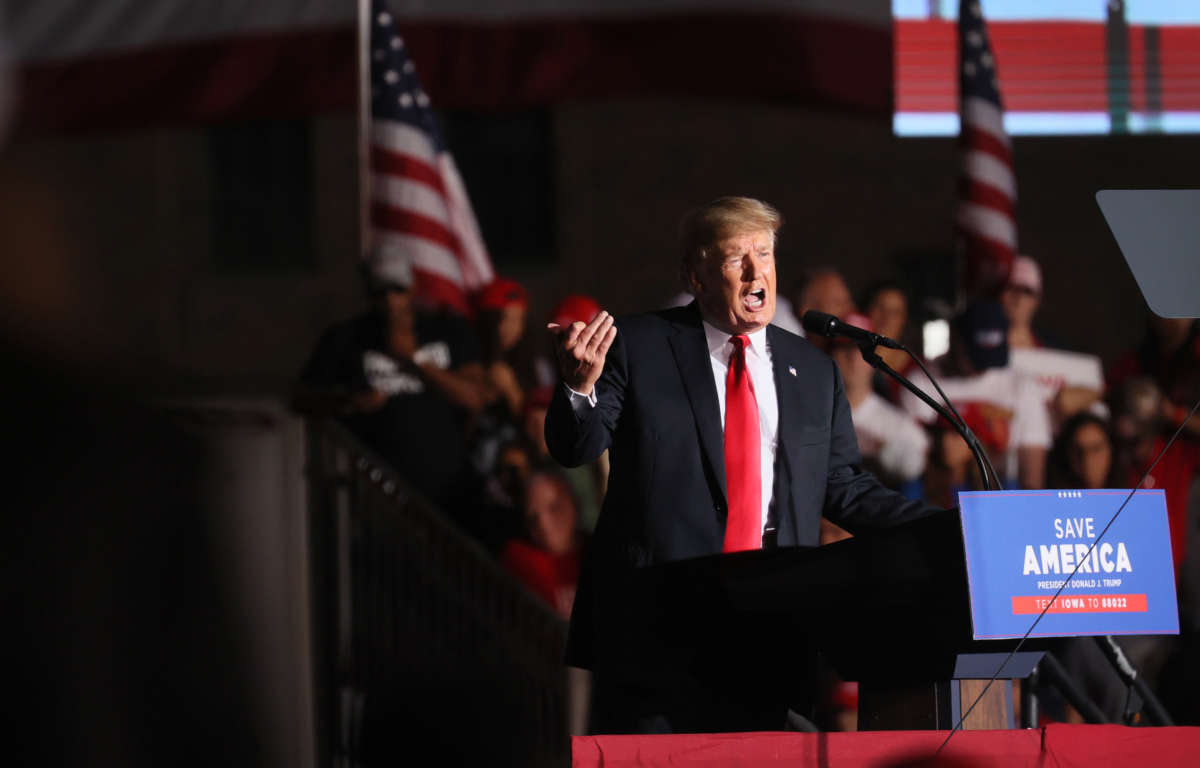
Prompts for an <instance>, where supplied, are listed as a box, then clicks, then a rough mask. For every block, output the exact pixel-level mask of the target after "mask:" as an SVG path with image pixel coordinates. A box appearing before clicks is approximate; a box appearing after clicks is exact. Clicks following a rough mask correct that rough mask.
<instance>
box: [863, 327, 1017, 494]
mask: <svg viewBox="0 0 1200 768" xmlns="http://www.w3.org/2000/svg"><path fill="white" fill-rule="evenodd" d="M858 351H859V352H860V353H861V354H862V357H863V360H866V361H867V363H868V364H869V365H870V366H871V367H872V368H874V369H875V370H877V371H882V372H883V373H885V374H887V375H888V376H890V377H892V378H893V379H895V380H896V381H898V382H900V385H901V386H902V387H904V388H905V389H907V390H908V391H909V392H912V393H913V394H914V395H916V396H917V397H919V398H920V399H921V401H922V402H924V403H925V404H926V405H928V406H929V407H930V408H932V409H933V410H934V411H936V412H937V413H938V415H940V416H941V417H942V418H944V419H945V420H946V421H948V422H950V425H951V426H953V427H954V430H955V431H956V432H958V434H959V435H961V436H962V439H963V440H965V441H966V443H967V447H968V448H970V449H971V455H972V456H974V457H975V464H976V466H978V467H979V476H980V477H981V478H983V490H985V491H994V490H1000V488H999V483H998V482H996V481H994V480H993V478H995V477H996V470H994V469H992V471H991V477H989V476H988V469H990V468H991V466H992V462H991V460H989V459H988V456H987V453H985V452H984V450H983V446H982V445H980V444H979V440H978V439H977V438H976V437H975V433H974V432H972V431H971V429H970V427H968V426H967V425H966V423H965V422H964V421H962V419H960V418H957V416H958V414H957V413H955V414H951V412H950V411H949V410H947V409H946V408H945V407H944V406H942V405H940V404H939V403H938V402H937V401H935V400H934V399H933V398H932V397H930V396H929V395H927V394H926V393H925V392H923V391H922V390H921V388H920V387H918V386H917V385H916V384H913V383H912V382H911V381H909V380H908V379H906V378H905V377H904V376H901V375H900V374H899V373H897V372H896V371H895V370H893V369H892V367H891V366H890V365H888V364H887V363H885V362H884V361H883V358H882V357H880V356H879V354H878V353H876V352H875V346H874V345H873V344H871V343H870V342H867V341H861V342H859V343H858ZM904 351H905V352H908V350H907V349H905V350H904ZM909 355H912V353H911V352H909ZM913 359H914V360H915V359H916V358H915V357H914V358H913ZM926 375H927V376H928V375H929V373H928V371H926ZM929 380H930V381H933V377H932V376H929ZM934 386H937V385H936V383H935V384H934Z"/></svg>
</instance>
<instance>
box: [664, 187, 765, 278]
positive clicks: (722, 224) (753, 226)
mask: <svg viewBox="0 0 1200 768" xmlns="http://www.w3.org/2000/svg"><path fill="white" fill-rule="evenodd" d="M782 226H783V216H781V215H780V214H779V211H777V210H775V208H773V207H772V206H771V205H769V204H768V203H764V202H763V201H762V200H755V199H754V198H752V197H733V196H730V197H718V198H717V199H716V200H713V201H712V202H710V203H706V204H704V205H702V206H700V207H699V208H693V209H692V210H690V211H688V212H687V213H686V214H685V215H684V217H683V220H682V221H681V222H680V225H679V246H680V251H681V253H680V256H681V261H680V265H679V270H680V276H681V277H682V278H683V282H684V285H689V280H688V277H689V275H691V274H692V273H693V272H695V271H696V269H697V268H699V266H700V265H701V264H702V263H703V262H704V260H705V259H707V258H708V257H709V255H710V254H711V253H712V252H713V251H714V250H715V248H716V245H717V243H719V242H721V241H722V240H724V239H726V238H729V237H734V236H736V235H741V234H745V233H747V232H759V231H762V230H770V232H771V234H772V235H774V234H775V233H777V232H778V231H779V228H780V227H782Z"/></svg>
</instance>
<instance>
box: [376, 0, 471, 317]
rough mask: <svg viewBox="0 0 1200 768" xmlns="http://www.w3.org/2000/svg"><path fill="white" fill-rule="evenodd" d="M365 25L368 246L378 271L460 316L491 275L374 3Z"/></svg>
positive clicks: (425, 108) (455, 176)
mask: <svg viewBox="0 0 1200 768" xmlns="http://www.w3.org/2000/svg"><path fill="white" fill-rule="evenodd" d="M370 8H371V18H370V20H369V23H370V30H371V32H370V50H369V52H368V55H369V56H370V62H371V82H370V86H371V92H370V103H371V125H370V135H369V138H368V142H369V147H370V185H371V190H370V200H371V216H370V221H371V225H370V248H368V258H369V259H370V260H371V262H372V263H371V267H372V268H373V269H374V270H375V272H376V274H378V275H380V276H382V277H385V278H386V277H387V276H388V275H389V274H393V275H396V276H400V277H402V276H403V275H404V274H405V273H406V272H407V270H408V268H409V266H411V270H412V275H413V280H414V293H415V294H416V295H418V296H420V297H421V298H422V299H423V300H424V301H426V302H428V303H431V304H436V305H439V306H445V307H450V308H452V309H456V310H459V311H461V312H468V311H469V308H470V304H469V300H468V297H469V295H470V294H471V293H473V292H475V291H477V290H478V289H480V288H482V287H483V286H484V285H486V284H487V283H489V282H491V281H492V279H493V278H494V276H495V272H494V270H493V269H492V263H491V259H489V258H488V253H487V248H486V247H485V246H484V244H483V238H482V237H480V234H479V225H478V224H477V223H476V221H475V213H474V212H473V211H472V210H471V203H470V201H469V200H468V199H467V193H466V188H465V187H464V186H463V182H462V178H461V177H460V176H459V173H458V168H457V167H456V166H455V164H454V158H453V157H451V156H450V153H449V152H448V151H446V145H445V143H444V142H443V141H442V135H441V132H440V131H439V130H438V127H437V123H436V121H435V120H434V115H433V110H432V109H430V105H429V97H428V96H427V95H426V94H425V91H424V90H423V89H422V88H421V81H420V80H419V79H417V74H416V69H415V67H414V66H413V63H412V61H411V60H410V59H409V57H408V53H407V51H406V49H405V45H404V39H403V38H402V37H401V36H400V34H399V32H398V31H397V29H396V20H395V18H394V17H393V16H392V14H391V13H390V12H389V11H388V10H387V7H386V5H385V4H384V3H383V2H382V0H372V2H371V6H370Z"/></svg>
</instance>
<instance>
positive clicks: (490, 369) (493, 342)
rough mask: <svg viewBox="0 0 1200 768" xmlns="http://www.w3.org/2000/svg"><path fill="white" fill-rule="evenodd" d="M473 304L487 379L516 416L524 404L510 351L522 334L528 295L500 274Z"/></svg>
mask: <svg viewBox="0 0 1200 768" xmlns="http://www.w3.org/2000/svg"><path fill="white" fill-rule="evenodd" d="M476 304H477V306H478V309H479V312H478V314H477V315H476V326H477V328H478V332H479V343H480V349H481V353H482V358H483V364H484V367H485V370H486V371H487V377H488V383H489V384H490V386H491V388H492V390H493V392H494V393H495V394H496V395H497V396H498V397H500V398H501V399H502V400H503V402H504V403H505V404H506V405H507V406H508V412H509V413H510V414H512V415H513V416H516V415H518V414H520V413H521V408H522V407H523V406H524V403H525V392H524V388H523V387H522V385H521V382H520V381H519V378H518V375H517V371H516V366H515V365H514V360H513V354H514V350H516V348H517V345H518V344H519V343H520V342H521V339H522V338H523V337H524V336H525V317H526V313H527V310H528V307H529V298H528V296H527V295H526V293H525V288H524V287H523V286H522V285H521V284H520V283H518V282H517V281H515V280H509V279H508V278H503V277H500V278H496V279H495V280H493V281H492V282H491V283H489V284H488V285H487V286H485V287H484V289H483V290H482V291H481V292H480V294H479V297H478V299H477V300H476Z"/></svg>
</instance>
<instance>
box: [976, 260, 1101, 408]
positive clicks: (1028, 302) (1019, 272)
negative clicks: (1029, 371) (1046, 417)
mask: <svg viewBox="0 0 1200 768" xmlns="http://www.w3.org/2000/svg"><path fill="white" fill-rule="evenodd" d="M1041 301H1042V269H1041V267H1040V266H1038V263H1037V262H1036V261H1034V260H1033V259H1031V258H1029V257H1028V256H1017V257H1016V258H1015V259H1013V263H1012V269H1011V270H1010V271H1009V273H1008V279H1007V280H1006V281H1005V283H1004V286H1003V288H1001V290H1000V306H1002V307H1003V308H1004V315H1005V317H1006V318H1007V319H1008V348H1009V350H1010V351H1012V350H1017V349H1043V348H1053V349H1063V347H1064V345H1063V344H1062V343H1061V342H1059V341H1057V340H1056V339H1053V338H1052V337H1050V336H1049V335H1048V334H1047V333H1045V332H1044V331H1042V330H1041V329H1035V328H1034V323H1033V321H1034V317H1035V316H1036V315H1037V311H1038V308H1039V307H1040V306H1041ZM1095 363H1096V366H1097V372H1098V371H1099V361H1098V360H1096V361H1095ZM1031 367H1033V368H1035V369H1036V370H1037V372H1038V374H1040V375H1043V376H1046V375H1047V371H1046V367H1047V366H1046V363H1044V362H1042V361H1039V363H1037V364H1033V365H1032V366H1031ZM1101 394H1102V393H1101V391H1100V388H1099V387H1098V386H1097V387H1090V386H1088V387H1084V386H1078V385H1073V384H1071V383H1069V382H1068V383H1064V382H1062V381H1059V383H1058V384H1057V385H1056V387H1051V388H1047V389H1046V390H1045V391H1044V395H1045V396H1046V398H1047V403H1048V405H1049V407H1050V408H1051V411H1052V413H1053V415H1054V416H1055V418H1056V419H1058V420H1059V421H1062V420H1065V419H1068V418H1070V417H1071V416H1072V415H1074V414H1076V413H1079V412H1080V411H1083V410H1085V409H1087V408H1089V407H1091V406H1092V405H1093V403H1096V402H1097V401H1098V400H1099V399H1100V396H1101Z"/></svg>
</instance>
